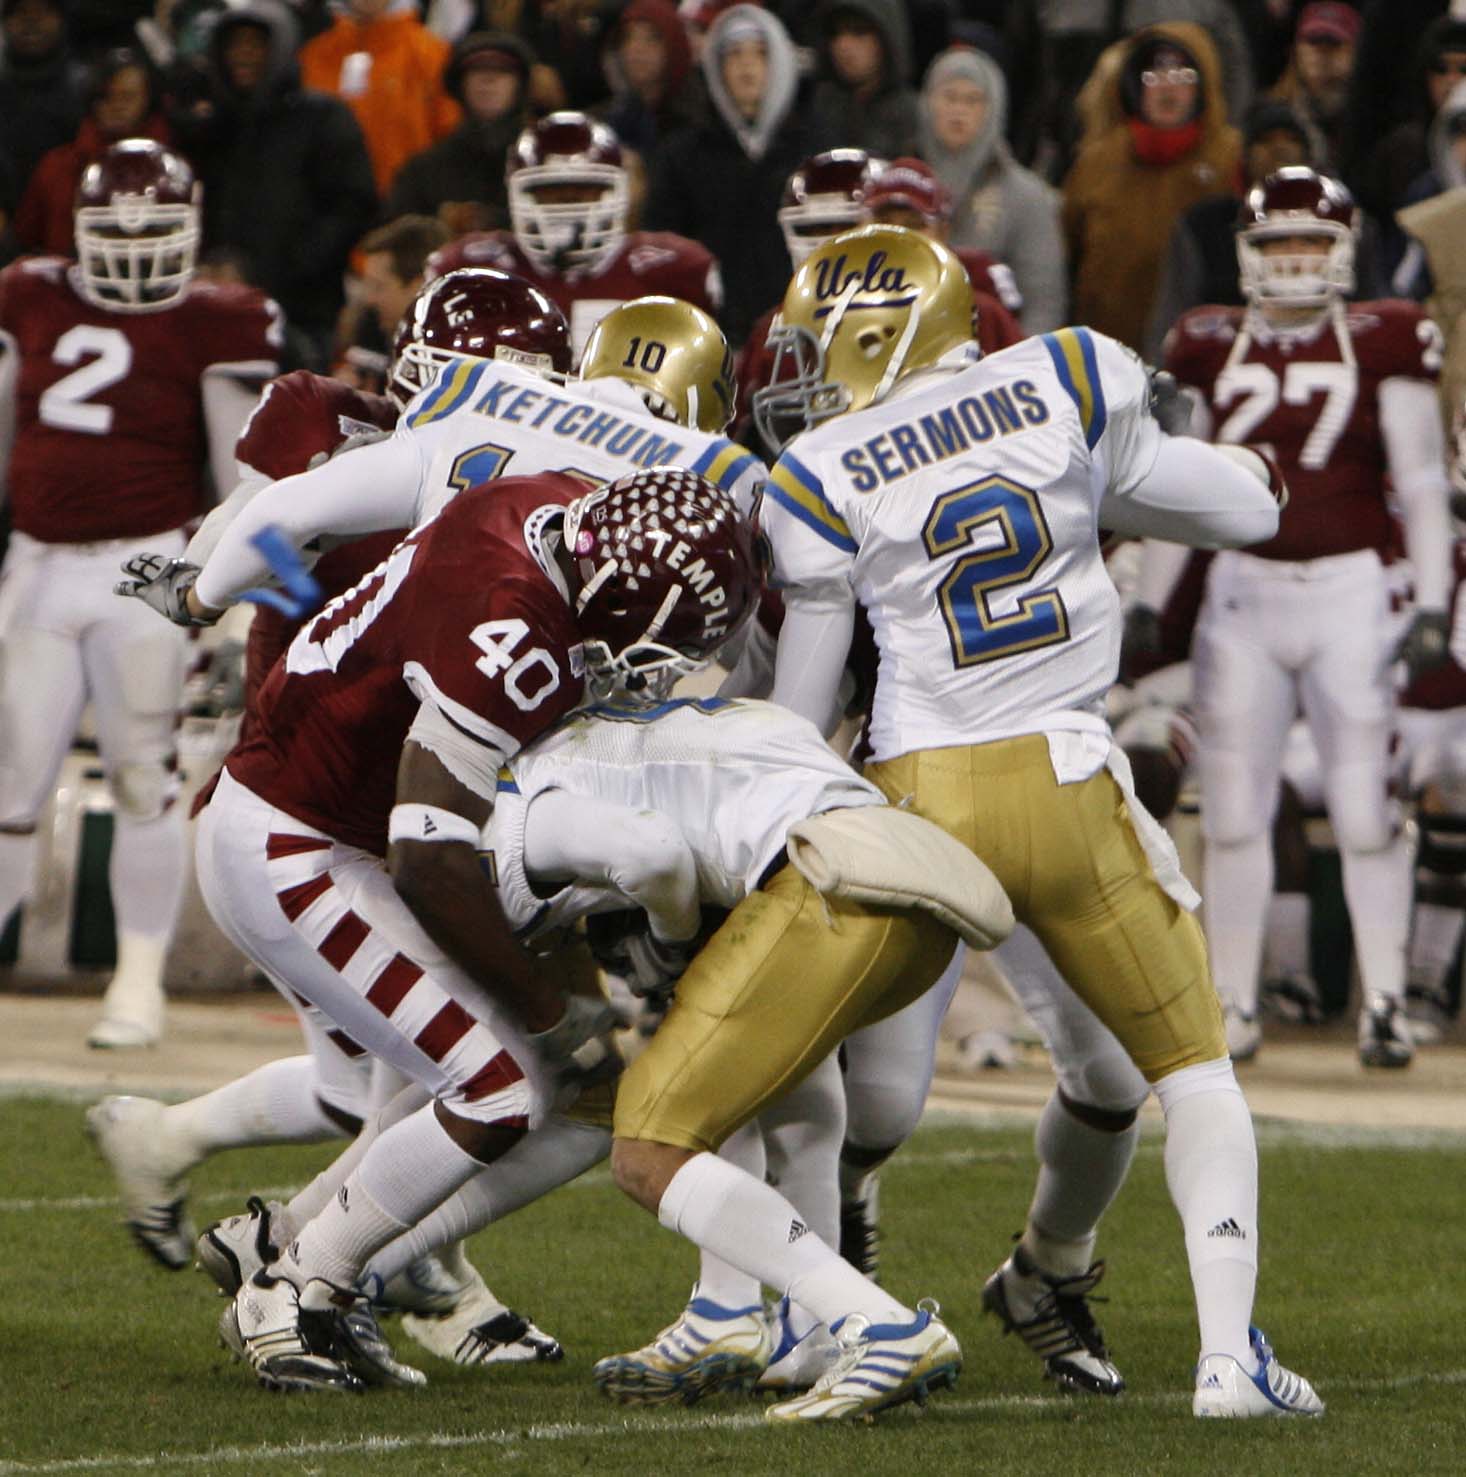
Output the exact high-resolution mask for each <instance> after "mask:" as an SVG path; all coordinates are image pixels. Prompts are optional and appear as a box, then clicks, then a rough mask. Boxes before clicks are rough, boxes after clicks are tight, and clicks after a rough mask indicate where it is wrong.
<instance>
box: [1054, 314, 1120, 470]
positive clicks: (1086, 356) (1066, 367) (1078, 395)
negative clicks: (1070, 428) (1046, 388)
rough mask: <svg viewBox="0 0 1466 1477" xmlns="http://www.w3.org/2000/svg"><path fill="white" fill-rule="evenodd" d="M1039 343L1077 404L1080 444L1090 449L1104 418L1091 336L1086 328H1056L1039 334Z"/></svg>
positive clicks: (1097, 369) (1093, 446) (1101, 393)
mask: <svg viewBox="0 0 1466 1477" xmlns="http://www.w3.org/2000/svg"><path fill="white" fill-rule="evenodd" d="M1043 345H1044V348H1046V349H1047V350H1048V351H1049V358H1050V359H1052V360H1053V361H1054V372H1055V373H1056V374H1057V375H1058V376H1059V383H1060V384H1061V385H1063V387H1064V390H1065V392H1066V393H1067V394H1068V396H1069V398H1070V399H1071V400H1072V401H1073V402H1074V404H1075V406H1076V407H1078V410H1079V420H1080V424H1081V425H1082V426H1083V428H1084V444H1085V445H1086V446H1087V447H1089V449H1090V450H1091V451H1093V450H1094V448H1095V446H1096V444H1097V443H1098V442H1099V438H1100V437H1101V436H1103V435H1104V433H1105V424H1106V421H1107V420H1108V416H1107V415H1106V412H1105V393H1104V387H1103V386H1102V384H1101V383H1100V375H1099V361H1098V360H1097V359H1096V357H1095V352H1094V340H1093V338H1091V336H1090V332H1089V330H1088V329H1087V328H1059V329H1055V330H1054V332H1053V333H1046V334H1044V335H1043Z"/></svg>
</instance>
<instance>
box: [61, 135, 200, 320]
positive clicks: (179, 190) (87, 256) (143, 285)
mask: <svg viewBox="0 0 1466 1477" xmlns="http://www.w3.org/2000/svg"><path fill="white" fill-rule="evenodd" d="M200 194H201V192H200V190H199V186H198V182H197V181H196V180H195V179H194V177H193V170H192V169H190V168H189V166H188V164H187V163H186V162H185V161H184V160H183V159H182V158H181V157H180V156H179V155H177V154H175V153H174V152H173V151H172V150H171V149H165V148H164V147H163V146H162V144H158V143H154V142H153V141H152V140H151V139H143V138H129V139H123V140H122V142H121V143H116V144H113V145H112V147H111V148H109V149H108V150H107V152H106V153H105V154H103V155H102V157H101V158H100V159H98V160H97V161H96V163H94V164H89V165H88V166H87V167H86V169H85V171H84V172H83V173H82V177H81V183H80V185H78V187H77V191H76V215H75V225H76V256H77V269H78V270H77V279H78V282H79V286H80V291H81V294H82V296H83V297H84V298H86V300H87V301H88V302H90V303H93V304H95V305H96V306H97V307H99V308H108V309H111V310H112V311H114V312H119V313H152V312H156V311H157V310H158V309H159V308H166V307H168V306H170V305H171V304H173V303H175V302H177V301H178V299H179V298H180V297H182V296H183V294H184V292H185V291H186V290H187V288H188V284H189V280H190V279H191V278H192V276H193V269H194V263H195V262H196V261H197V259H198V248H199V237H200V234H201V231H200V223H199V198H200Z"/></svg>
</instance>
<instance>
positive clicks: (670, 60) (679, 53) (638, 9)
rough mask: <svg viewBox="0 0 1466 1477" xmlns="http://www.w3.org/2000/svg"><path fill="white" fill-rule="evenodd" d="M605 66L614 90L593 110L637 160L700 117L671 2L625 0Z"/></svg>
mask: <svg viewBox="0 0 1466 1477" xmlns="http://www.w3.org/2000/svg"><path fill="white" fill-rule="evenodd" d="M606 70H607V72H608V73H610V74H611V76H612V77H613V78H614V79H616V87H615V92H614V93H613V95H612V97H611V100H610V102H609V103H606V104H604V105H603V106H602V107H600V108H597V109H596V113H597V115H598V116H599V117H601V118H604V119H605V121H606V122H607V123H608V124H609V125H610V126H611V130H612V132H613V133H615V135H616V137H617V138H618V139H620V140H621V142H622V143H623V144H624V145H626V146H627V147H628V148H632V149H635V150H636V152H637V153H638V154H639V155H640V156H641V158H642V160H643V161H646V162H648V163H649V162H650V160H651V157H652V154H653V153H654V152H655V150H656V149H657V147H658V145H659V144H662V143H664V142H665V141H666V140H667V139H668V138H670V137H671V135H672V134H674V133H677V132H679V131H680V130H682V129H684V128H689V127H691V126H692V125H693V124H696V123H699V122H701V121H703V118H704V114H705V108H704V105H703V99H702V97H701V94H700V91H699V88H698V85H697V80H696V78H695V76H694V74H693V70H692V43H691V42H690V41H689V39H688V35H687V31H686V29H685V27H684V26H683V24H682V21H681V20H680V19H679V17H678V15H677V7H676V6H675V5H674V4H672V0H631V4H630V5H628V6H627V7H626V9H625V10H623V11H622V12H621V23H620V25H619V27H618V28H617V31H616V35H615V38H614V41H613V43H612V47H611V51H610V52H609V54H608V57H607V65H606Z"/></svg>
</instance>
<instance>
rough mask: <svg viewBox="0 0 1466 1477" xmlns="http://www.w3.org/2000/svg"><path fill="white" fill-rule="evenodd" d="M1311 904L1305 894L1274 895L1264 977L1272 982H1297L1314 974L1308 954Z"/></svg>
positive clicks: (1264, 948)
mask: <svg viewBox="0 0 1466 1477" xmlns="http://www.w3.org/2000/svg"><path fill="white" fill-rule="evenodd" d="M1312 916H1313V907H1312V903H1311V902H1310V900H1309V896H1308V894H1307V893H1306V892H1275V893H1274V894H1273V896H1272V901H1271V902H1269V904H1268V910H1267V937H1266V940H1265V942H1264V945H1263V954H1264V959H1265V962H1264V964H1263V973H1264V974H1265V975H1266V976H1267V978H1268V979H1270V980H1278V979H1298V978H1299V977H1300V976H1308V975H1311V974H1312V973H1313V962H1312V957H1311V955H1310V952H1309V928H1310V924H1311V921H1312Z"/></svg>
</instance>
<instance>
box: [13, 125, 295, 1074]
mask: <svg viewBox="0 0 1466 1477" xmlns="http://www.w3.org/2000/svg"><path fill="white" fill-rule="evenodd" d="M199 199H200V195H199V188H198V186H197V184H196V183H195V181H194V177H193V173H192V171H191V170H190V168H189V167H188V165H187V164H186V163H185V162H184V161H183V160H182V159H181V158H180V157H179V156H178V155H176V154H174V153H172V152H170V151H169V150H167V149H165V148H163V147H161V146H160V145H158V144H156V143H153V142H150V141H147V140H143V139H129V140H125V141H124V142H122V143H118V144H114V145H113V146H112V147H111V148H109V149H108V150H107V151H106V153H105V154H103V156H102V157H101V159H100V160H98V161H97V162H96V163H94V164H92V165H90V166H89V167H88V168H87V170H86V171H85V173H84V174H83V176H82V179H81V184H80V188H79V190H78V193H77V203H76V212H75V227H76V247H77V260H76V261H74V262H71V261H66V260H63V259H61V258H58V257H35V258H31V259H29V260H26V261H22V262H18V263H16V264H15V265H13V266H11V267H9V268H7V269H6V270H5V272H4V273H3V274H0V345H3V350H4V352H3V357H0V425H4V424H9V425H11V426H13V444H11V445H10V446H9V456H8V483H9V489H10V513H11V519H12V523H13V526H14V533H13V534H12V536H11V540H10V547H9V551H8V553H7V555H6V559H5V565H4V575H3V579H0V647H3V655H4V660H3V663H0V920H6V919H8V918H9V917H10V915H11V914H12V913H13V912H14V911H15V909H16V908H17V907H18V906H19V905H20V904H21V903H22V902H23V901H24V900H25V898H26V897H27V896H28V895H29V894H30V891H31V888H32V885H33V876H32V872H33V866H34V854H35V828H36V819H37V816H38V814H39V813H40V810H41V808H42V806H43V805H44V804H45V802H46V798H47V796H48V795H50V793H51V792H52V790H53V789H54V787H55V782H56V775H57V772H58V770H59V768H60V766H61V762H62V759H63V757H64V756H65V753H66V750H67V748H68V746H69V745H70V743H71V740H72V738H73V736H74V734H75V732H76V726H77V721H78V719H79V718H80V717H81V712H82V708H83V705H84V704H85V703H87V702H88V701H90V703H91V706H92V712H93V715H94V718H95V722H96V728H97V741H98V746H99V747H100V749H101V754H102V762H103V765H104V767H105V769H106V773H107V779H108V782H109V785H110V788H111V792H112V799H113V803H114V805H115V808H116V829H115V833H114V840H113V843H112V859H111V864H110V871H109V879H110V884H111V894H112V904H113V908H114V911H115V913H116V915H117V968H116V972H115V974H114V975H113V977H112V981H111V983H110V984H109V985H108V987H107V992H106V995H105V996H104V998H103V1002H102V1015H101V1019H100V1020H99V1021H98V1023H97V1025H96V1026H95V1027H94V1028H93V1030H92V1032H91V1035H90V1037H89V1041H90V1044H91V1045H93V1046H97V1047H137V1046H148V1045H151V1044H153V1043H154V1042H155V1041H157V1039H158V1036H159V1033H160V1031H161V1030H162V1025H163V1013H164V1009H163V1008H164V996H163V970H164V964H165V961H166V957H167V952H168V946H169V943H170V941H171V939H172V936H173V930H174V926H175V923H176V920H177V915H178V909H179V904H180V901H181V899H182V895H183V884H184V877H185V872H184V865H185V863H184V834H183V817H182V815H181V814H180V813H179V812H178V811H177V810H176V809H175V808H174V803H173V802H174V798H175V795H176V793H177V787H178V776H177V773H176V770H177V757H176V753H175V747H174V726H175V721H176V717H177V709H178V702H179V697H180V693H181V690H182V686H183V677H184V670H185V666H186V651H187V638H186V637H185V636H184V634H183V633H182V632H181V631H177V630H168V629H166V628H165V627H162V626H160V625H159V624H158V623H157V622H156V621H153V620H152V619H150V618H149V617H148V616H147V613H146V612H145V611H143V610H142V609H140V608H139V607H137V606H134V605H129V604H124V603H123V602H121V601H118V600H114V599H112V598H111V595H110V587H111V584H112V580H111V578H108V577H107V571H108V570H109V568H110V569H115V568H116V565H117V562H118V560H119V558H122V557H125V556H127V555H128V554H130V553H132V552H134V551H137V550H140V549H143V548H148V549H164V550H166V551H167V552H168V553H170V554H179V553H182V551H183V547H184V543H185V541H186V537H187V535H186V532H185V525H186V524H188V523H189V522H190V521H191V520H193V519H196V518H198V517H199V516H200V515H201V514H202V513H203V511H204V509H205V506H206V501H207V499H206V492H207V489H208V485H209V479H210V474H211V472H212V476H213V484H214V487H215V488H217V489H219V490H220V491H221V492H222V491H227V489H228V488H229V487H230V486H232V485H233V480H234V479H233V466H232V462H231V459H230V452H231V450H232V448H233V445H234V441H235V438H236V437H237V436H238V434H239V428H240V425H241V424H242V423H243V421H244V419H245V417H246V416H247V415H248V413H249V410H250V407H251V406H252V405H253V403H254V401H255V398H256V397H257V395H258V393H259V387H260V385H261V384H263V383H264V381H265V380H267V379H268V378H269V377H270V376H271V375H272V374H274V372H275V369H276V359H277V356H278V353H279V349H280V345H281V342H282V334H281V320H280V314H279V310H278V309H277V308H276V306H275V305H274V303H272V302H271V301H269V299H267V298H265V297H264V296H262V295H261V294H260V293H258V292H256V291H254V290H253V289H251V288H244V287H234V286H216V285H212V284H206V283H204V282H201V281H197V280H195V276H194V263H195V259H196V256H197V252H198V245H199V235H200V216H199V212H200V206H199ZM8 439H9V438H8V437H6V436H0V477H5V476H6V474H7V468H6V467H5V466H4V465H3V463H4V461H5V460H6V457H5V450H6V444H5V443H6V442H7V440H8Z"/></svg>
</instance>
